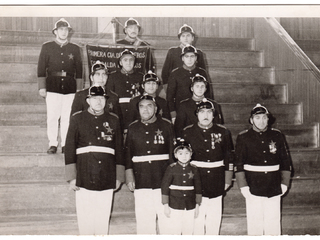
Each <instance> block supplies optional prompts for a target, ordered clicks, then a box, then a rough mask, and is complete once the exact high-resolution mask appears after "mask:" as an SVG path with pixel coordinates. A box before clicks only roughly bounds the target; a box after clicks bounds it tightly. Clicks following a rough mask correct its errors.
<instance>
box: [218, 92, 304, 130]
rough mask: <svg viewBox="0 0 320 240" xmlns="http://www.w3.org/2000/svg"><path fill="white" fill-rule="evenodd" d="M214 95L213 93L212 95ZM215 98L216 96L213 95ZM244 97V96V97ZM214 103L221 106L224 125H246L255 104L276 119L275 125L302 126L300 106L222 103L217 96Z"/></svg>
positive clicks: (261, 102) (297, 104)
mask: <svg viewBox="0 0 320 240" xmlns="http://www.w3.org/2000/svg"><path fill="white" fill-rule="evenodd" d="M214 94H215V93H214ZM215 96H216V95H215ZM244 97H245V95H244ZM215 99H216V101H217V102H218V103H220V105H221V111H222V115H223V118H224V123H225V124H246V123H248V119H249V117H250V112H251V109H252V108H253V107H254V106H255V105H256V104H257V103H260V104H263V105H264V106H266V107H267V108H268V110H269V112H270V113H272V114H273V116H274V117H275V118H276V121H275V123H281V124H295V125H297V124H302V123H303V119H302V117H303V115H302V104H299V103H296V104H268V102H267V104H264V101H257V102H255V103H252V104H246V103H236V102H235V101H234V103H223V102H220V101H219V99H218V96H217V97H215Z"/></svg>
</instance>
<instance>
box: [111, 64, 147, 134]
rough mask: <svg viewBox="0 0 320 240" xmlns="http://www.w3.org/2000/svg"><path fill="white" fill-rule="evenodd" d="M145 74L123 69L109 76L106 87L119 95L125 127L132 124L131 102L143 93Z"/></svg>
mask: <svg viewBox="0 0 320 240" xmlns="http://www.w3.org/2000/svg"><path fill="white" fill-rule="evenodd" d="M142 78H143V74H142V73H140V72H134V71H133V72H132V73H130V74H129V73H125V72H123V71H121V70H118V71H115V72H112V73H111V74H110V76H109V79H108V82H107V86H106V88H107V89H109V90H110V91H113V92H115V93H116V94H117V95H118V97H119V103H120V108H121V112H122V120H123V128H125V126H128V125H129V124H130V122H129V120H128V111H129V102H130V100H131V98H134V97H136V96H140V95H141V93H142V90H141V87H140V86H141V83H142Z"/></svg>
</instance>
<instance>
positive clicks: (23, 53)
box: [0, 45, 264, 67]
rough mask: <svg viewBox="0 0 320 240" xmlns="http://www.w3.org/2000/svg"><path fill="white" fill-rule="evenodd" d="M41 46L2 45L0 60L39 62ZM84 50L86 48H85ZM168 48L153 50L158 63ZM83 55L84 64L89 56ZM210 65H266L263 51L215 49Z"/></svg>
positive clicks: (208, 54) (210, 53)
mask: <svg viewBox="0 0 320 240" xmlns="http://www.w3.org/2000/svg"><path fill="white" fill-rule="evenodd" d="M40 50H41V46H39V47H36V46H23V45H19V46H0V53H1V55H0V62H11V63H16V62H25V63H38V59H39V54H40ZM83 51H85V49H84V48H83ZM166 53H167V50H157V49H155V50H154V51H153V54H154V58H155V61H156V64H157V65H158V64H160V65H161V64H163V62H164V60H165V56H166ZM85 55H86V54H85V53H84V57H83V61H84V64H85V63H86V60H87V58H86V57H85ZM206 60H207V64H208V65H214V66H216V67H264V62H263V52H261V51H228V50H215V51H212V50H211V51H207V52H206Z"/></svg>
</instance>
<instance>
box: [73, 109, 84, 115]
mask: <svg viewBox="0 0 320 240" xmlns="http://www.w3.org/2000/svg"><path fill="white" fill-rule="evenodd" d="M81 112H82V110H80V111H78V112H75V113H73V114H72V116H75V115H77V114H79V113H81Z"/></svg>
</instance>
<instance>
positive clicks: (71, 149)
mask: <svg viewBox="0 0 320 240" xmlns="http://www.w3.org/2000/svg"><path fill="white" fill-rule="evenodd" d="M71 29H72V28H71V26H70V24H69V23H68V22H67V21H66V20H65V19H63V18H62V19H60V20H59V21H57V22H56V24H55V26H54V29H53V30H52V32H53V33H54V34H55V40H54V41H52V42H47V43H45V44H44V45H43V46H42V50H41V53H40V57H39V64H38V77H39V94H40V95H41V96H42V97H45V99H46V104H47V133H48V138H49V149H48V153H49V154H53V153H56V152H57V146H58V141H57V139H58V127H59V123H60V129H61V146H62V152H64V154H65V164H66V168H65V169H66V178H67V181H68V182H69V184H70V188H71V189H73V190H74V191H75V192H76V210H77V219H78V226H79V231H80V234H108V229H109V219H110V212H111V205H112V199H113V191H114V190H117V189H119V188H120V186H121V183H123V182H126V185H127V187H128V188H129V189H130V190H131V191H133V192H134V198H135V214H136V222H137V234H156V233H160V234H168V233H170V231H169V230H168V229H169V228H170V227H172V223H170V224H168V222H169V221H168V218H170V215H169V214H168V211H169V210H168V208H167V207H168V206H169V207H173V208H177V209H178V210H182V211H184V212H188V211H190V210H194V209H197V211H196V212H197V214H194V216H193V215H192V218H194V222H192V223H193V226H191V230H192V231H188V234H214V235H218V234H219V231H220V225H221V217H222V199H223V195H224V194H225V191H227V190H228V189H229V187H230V186H231V185H232V177H233V173H234V172H235V175H236V179H237V182H238V186H239V188H240V191H241V193H242V195H243V196H244V197H245V199H246V206H247V208H246V209H247V224H248V227H247V229H248V234H249V235H263V234H266V235H279V234H281V230H280V197H281V196H282V195H283V194H284V193H285V192H286V191H287V188H288V185H289V179H290V170H291V166H290V155H289V152H288V149H287V147H286V142H285V139H284V136H283V134H281V132H280V131H279V130H276V129H273V128H271V127H270V126H269V125H268V119H269V116H270V113H269V111H268V110H267V108H266V107H264V106H262V105H260V104H257V105H256V106H255V107H254V108H253V109H252V111H251V114H250V117H249V121H250V123H251V124H252V128H250V129H249V130H246V131H244V132H242V133H240V134H239V136H238V138H237V141H236V147H235V150H234V147H233V142H232V138H231V133H230V131H229V130H228V129H227V128H226V127H224V126H223V125H221V124H223V123H224V122H223V117H222V112H221V108H220V105H219V104H218V103H217V102H216V101H214V100H212V98H213V92H212V90H211V89H210V83H209V80H208V78H209V76H208V74H207V73H206V70H205V61H204V59H203V53H202V52H201V51H200V50H199V49H196V48H195V47H194V46H192V43H193V41H194V37H195V32H194V31H193V29H192V28H191V27H190V26H188V25H186V24H185V25H183V26H182V27H181V28H180V29H179V33H178V38H179V40H180V42H181V45H180V46H179V47H175V48H170V49H169V51H168V54H167V57H166V60H165V63H164V66H163V69H162V81H163V85H161V81H160V79H159V78H158V77H157V75H156V74H155V73H153V72H152V71H148V72H147V73H146V74H142V73H138V72H136V71H135V70H134V62H135V56H134V54H133V53H132V52H131V51H130V50H128V49H126V50H125V51H123V52H122V53H121V55H120V58H119V67H120V68H119V70H117V71H116V72H114V73H112V74H110V72H109V71H108V69H107V67H106V65H105V64H104V63H103V62H100V61H97V62H96V63H94V64H93V65H92V68H91V72H90V80H91V81H92V86H91V87H90V88H88V89H83V87H82V86H83V81H82V62H81V57H80V48H79V47H78V46H77V45H75V44H72V43H70V42H69V41H68V33H69V32H70V31H71ZM140 29H141V26H140V25H139V23H138V21H137V20H135V19H133V18H130V19H128V20H127V21H126V23H125V25H124V33H125V34H126V37H125V39H123V40H120V41H118V42H117V44H124V45H133V46H143V45H144V46H146V45H148V43H146V42H145V41H143V40H141V39H140V38H138V34H139V31H140ZM140 85H141V86H142V88H139V86H140ZM160 86H161V88H162V90H164V91H165V93H166V94H167V101H166V100H165V99H164V98H161V97H159V96H158V94H157V92H158V91H159V90H160V89H159V87H160ZM70 115H71V117H70ZM69 123H70V124H69ZM67 130H68V131H67ZM176 139H180V140H181V139H182V141H177V142H178V143H176V144H175V140H176ZM186 146H187V147H186ZM184 148H186V152H187V153H186V154H187V155H188V154H190V153H191V154H192V157H191V156H190V159H189V158H187V159H184V160H181V161H180V159H182V154H185V153H184V152H182V150H183V149H184ZM178 150H181V152H179V151H178ZM188 151H189V153H188ZM178 154H181V156H179V155H178ZM188 156H189V155H188ZM189 163H190V164H191V166H192V167H191V168H189V167H188V166H187V165H188V164H189ZM175 166H181V167H182V169H181V168H177V167H175ZM185 168H186V169H187V171H184V170H185ZM175 169H178V170H175ZM190 169H191V170H190ZM189 170H190V172H188V171H189ZM166 171H168V172H169V173H170V174H169V173H168V174H169V175H170V176H171V175H172V176H175V182H174V184H173V183H172V182H170V180H168V179H171V178H166V180H165V183H164V182H163V177H164V175H165V173H166ZM177 179H178V180H177ZM168 181H169V182H168ZM199 181H200V182H201V189H200V192H199V185H198V184H199ZM190 184H191V185H190ZM193 184H194V185H195V186H193ZM164 186H167V188H165V187H164ZM168 191H169V192H170V194H169V195H168ZM195 191H196V194H195ZM168 196H170V197H169V198H168ZM164 206H166V208H165V207H164ZM172 211H173V210H172ZM179 216H180V215H179ZM183 216H184V215H181V218H184V217H183ZM177 221H178V220H177ZM157 224H158V227H157ZM169 225H171V226H169ZM177 225H178V223H177ZM189 230H190V228H189ZM181 233H184V232H181ZM178 234H180V233H179V232H178Z"/></svg>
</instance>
